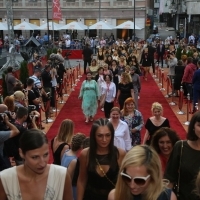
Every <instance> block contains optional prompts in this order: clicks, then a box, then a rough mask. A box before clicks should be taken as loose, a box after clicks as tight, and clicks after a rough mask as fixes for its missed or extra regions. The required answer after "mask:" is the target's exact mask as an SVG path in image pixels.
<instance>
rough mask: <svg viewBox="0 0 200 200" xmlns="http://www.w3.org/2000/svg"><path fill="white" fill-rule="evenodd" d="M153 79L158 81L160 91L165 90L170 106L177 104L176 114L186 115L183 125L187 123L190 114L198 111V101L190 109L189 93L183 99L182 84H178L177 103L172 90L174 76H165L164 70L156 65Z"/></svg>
mask: <svg viewBox="0 0 200 200" xmlns="http://www.w3.org/2000/svg"><path fill="white" fill-rule="evenodd" d="M154 79H155V81H156V82H158V85H159V86H160V90H161V91H166V95H165V97H166V98H170V102H169V105H171V106H176V105H177V106H178V110H179V111H178V112H177V114H178V115H186V121H185V122H184V123H183V124H184V125H187V126H188V125H189V123H190V121H189V120H190V117H189V115H190V114H194V112H196V111H198V103H196V105H195V109H194V110H192V109H191V107H192V105H191V103H192V101H191V97H190V94H187V99H186V100H185V101H184V91H183V86H180V90H179V99H178V101H177V103H176V102H175V100H174V99H175V96H174V95H175V91H174V78H171V79H170V76H169V75H167V76H166V78H165V73H164V70H163V69H162V68H161V67H159V66H158V65H157V66H155V76H154ZM164 82H166V84H164ZM184 103H185V104H186V112H183V111H182V109H183V104H184Z"/></svg>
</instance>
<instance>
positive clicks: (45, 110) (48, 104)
mask: <svg viewBox="0 0 200 200" xmlns="http://www.w3.org/2000/svg"><path fill="white" fill-rule="evenodd" d="M49 108H50V100H49V101H47V105H46V108H44V109H43V107H42V105H41V110H42V111H43V112H47V110H48V109H49Z"/></svg>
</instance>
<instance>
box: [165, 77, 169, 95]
mask: <svg viewBox="0 0 200 200" xmlns="http://www.w3.org/2000/svg"><path fill="white" fill-rule="evenodd" d="M166 82H167V94H166V95H165V97H166V98H169V85H170V84H169V83H170V79H169V75H167V79H166Z"/></svg>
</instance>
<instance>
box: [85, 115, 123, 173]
mask: <svg viewBox="0 0 200 200" xmlns="http://www.w3.org/2000/svg"><path fill="white" fill-rule="evenodd" d="M100 126H107V127H108V129H109V130H110V132H111V140H110V144H109V145H108V150H109V161H110V167H111V168H112V169H115V168H116V167H117V166H116V159H117V158H118V155H119V152H118V150H117V148H116V147H115V146H114V132H115V130H114V128H113V125H112V124H111V122H110V121H109V120H108V119H106V118H100V119H98V120H96V121H95V122H94V123H93V125H92V128H91V131H90V148H89V162H88V169H89V171H94V169H95V168H96V151H97V142H96V132H97V129H98V128H99V127H100Z"/></svg>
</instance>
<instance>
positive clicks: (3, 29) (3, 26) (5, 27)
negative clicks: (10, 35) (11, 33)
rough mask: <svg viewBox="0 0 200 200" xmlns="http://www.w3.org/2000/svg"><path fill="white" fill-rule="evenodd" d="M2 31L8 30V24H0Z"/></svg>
mask: <svg viewBox="0 0 200 200" xmlns="http://www.w3.org/2000/svg"><path fill="white" fill-rule="evenodd" d="M0 30H2V31H6V30H8V24H7V23H2V22H0Z"/></svg>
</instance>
